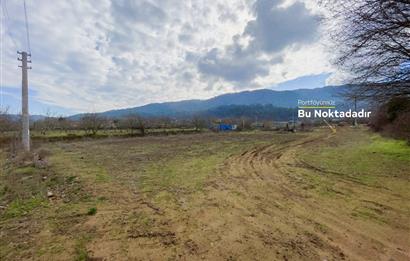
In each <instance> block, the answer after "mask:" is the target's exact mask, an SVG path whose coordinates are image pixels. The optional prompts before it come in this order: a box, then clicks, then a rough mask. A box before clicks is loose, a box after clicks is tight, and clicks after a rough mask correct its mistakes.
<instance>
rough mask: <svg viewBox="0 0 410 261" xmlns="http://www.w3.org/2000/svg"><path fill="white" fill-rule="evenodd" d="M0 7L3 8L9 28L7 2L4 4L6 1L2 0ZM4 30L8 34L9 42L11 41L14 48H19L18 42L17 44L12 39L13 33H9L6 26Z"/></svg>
mask: <svg viewBox="0 0 410 261" xmlns="http://www.w3.org/2000/svg"><path fill="white" fill-rule="evenodd" d="M1 7H2V9H3V14H4V17H5V18H6V19H5V23H6V24H8V25H9V28H10V27H11V22H10V16H9V12H8V9H7V4H6V1H5V0H4V1H2V5H1ZM5 31H6V33H7V34H8V36H9V37H10V40H11V42H12V43H13V45H14V48H15V49H16V50H18V49H19V48H18V44H17V42H16V41H15V40H14V37H13V35H11V32H10V30H7V28H6V29H5Z"/></svg>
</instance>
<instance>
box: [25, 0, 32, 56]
mask: <svg viewBox="0 0 410 261" xmlns="http://www.w3.org/2000/svg"><path fill="white" fill-rule="evenodd" d="M23 5H24V18H25V22H26V37H27V51H28V52H29V53H31V47H30V33H29V29H28V18H27V7H26V0H24V1H23Z"/></svg>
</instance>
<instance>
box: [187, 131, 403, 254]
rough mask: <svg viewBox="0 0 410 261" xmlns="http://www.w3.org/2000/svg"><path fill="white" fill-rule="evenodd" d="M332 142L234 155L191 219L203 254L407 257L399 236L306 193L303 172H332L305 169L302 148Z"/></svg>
mask: <svg viewBox="0 0 410 261" xmlns="http://www.w3.org/2000/svg"><path fill="white" fill-rule="evenodd" d="M329 138H331V136H319V137H316V138H302V139H301V140H297V141H291V142H289V143H286V144H282V145H279V146H278V145H277V144H276V145H268V146H260V147H256V148H254V149H251V150H248V151H245V152H243V153H241V154H240V155H236V156H232V157H230V158H229V159H228V160H227V161H226V162H225V164H224V167H223V168H222V169H223V178H222V179H218V180H215V181H214V182H213V183H212V186H210V187H209V189H208V191H207V193H206V195H205V196H204V198H203V199H202V200H201V201H199V202H198V209H199V210H197V211H196V212H194V213H189V214H188V215H189V218H188V221H187V223H188V226H187V230H185V231H184V234H185V233H186V234H185V235H186V236H187V237H189V238H190V240H193V242H197V244H198V247H197V249H198V253H201V254H202V257H204V258H206V259H208V258H209V259H213V260H224V259H230V258H232V259H235V258H239V259H241V260H388V259H389V258H393V259H394V260H408V259H409V258H410V255H409V253H408V252H406V250H405V249H406V247H405V245H404V244H405V242H406V241H405V240H404V241H403V240H401V241H400V238H397V236H396V237H395V236H394V233H395V232H398V231H394V230H391V229H390V228H388V229H387V230H386V231H388V233H389V234H388V235H386V234H384V235H383V234H382V233H367V232H366V231H365V230H364V229H365V226H362V224H361V223H358V222H355V220H353V219H352V218H351V217H350V216H346V215H344V213H341V212H340V211H339V207H343V205H338V204H334V205H333V202H332V201H331V200H323V201H319V199H318V198H315V196H314V195H312V194H311V193H309V191H308V190H306V183H305V181H304V180H303V178H301V176H300V175H298V172H300V171H310V172H311V174H312V175H324V174H329V173H326V171H325V170H322V169H319V168H317V169H314V168H309V167H308V166H307V165H306V164H303V162H302V161H301V160H300V159H298V157H297V151H298V150H299V149H300V148H302V147H304V146H306V145H308V144H310V143H317V142H321V141H324V140H326V139H329ZM330 174H340V173H330ZM335 176H336V175H335ZM336 179H337V177H336ZM335 182H336V181H335ZM337 182H345V183H347V184H348V183H354V182H355V181H354V180H353V181H352V180H351V179H349V178H347V179H345V180H344V179H343V180H342V179H337ZM362 189H369V190H373V189H374V188H362ZM343 204H346V203H345V202H344V203H343ZM192 227H195V228H200V230H199V231H198V229H192ZM401 233H403V232H402V231H401ZM399 234H400V233H399ZM402 235H403V234H402ZM389 237H390V239H391V238H395V239H394V240H395V241H396V242H394V243H393V242H392V241H391V240H389ZM209 242H212V243H209ZM400 242H401V243H403V245H397V243H400ZM193 257H197V256H196V255H193V256H192V258H193Z"/></svg>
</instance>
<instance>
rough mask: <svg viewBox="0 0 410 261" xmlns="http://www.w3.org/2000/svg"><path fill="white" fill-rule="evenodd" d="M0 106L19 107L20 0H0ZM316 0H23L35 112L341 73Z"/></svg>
mask: <svg viewBox="0 0 410 261" xmlns="http://www.w3.org/2000/svg"><path fill="white" fill-rule="evenodd" d="M0 1H1V5H2V9H1V11H2V12H1V25H2V28H1V29H2V30H1V77H0V78H1V79H0V80H1V84H0V85H1V98H2V99H1V101H0V102H1V104H0V107H1V106H3V107H4V106H9V107H10V110H11V111H12V112H15V113H16V112H18V111H19V103H20V88H21V71H20V68H18V65H19V62H18V61H17V54H16V51H17V50H28V49H29V46H28V44H27V41H26V30H25V22H24V9H23V0H0ZM315 2H317V1H314V0H213V1H202V0H184V1H180V0H99V1H89V0H65V1H49V0H35V1H34V0H26V3H27V11H28V13H27V14H28V22H29V34H30V51H31V54H32V62H33V63H32V65H31V66H32V70H30V71H29V88H30V111H31V113H32V114H45V113H52V114H58V115H60V114H62V115H69V114H73V113H77V112H100V111H106V110H110V109H118V108H127V107H135V106H140V105H144V104H147V103H152V102H165V101H177V100H184V99H207V98H210V97H213V96H216V95H220V94H223V93H229V92H238V91H243V90H255V89H261V88H271V89H274V90H275V89H277V90H285V89H297V88H314V87H321V86H324V85H326V84H336V83H337V72H336V71H335V69H334V68H333V67H332V66H331V65H330V63H329V51H328V50H327V49H326V46H325V45H324V44H323V42H324V41H323V36H324V35H326V30H325V28H323V25H321V24H320V22H319V20H320V14H321V13H320V12H321V10H320V8H319V7H318V6H317V5H316V4H315Z"/></svg>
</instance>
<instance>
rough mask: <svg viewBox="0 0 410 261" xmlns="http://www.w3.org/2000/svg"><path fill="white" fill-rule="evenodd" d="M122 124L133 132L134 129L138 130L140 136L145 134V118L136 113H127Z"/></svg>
mask: <svg viewBox="0 0 410 261" xmlns="http://www.w3.org/2000/svg"><path fill="white" fill-rule="evenodd" d="M123 122H124V124H123V125H124V126H125V127H126V128H127V129H129V130H130V131H131V134H134V130H139V131H140V133H141V135H142V136H145V125H146V120H145V119H144V118H143V117H141V116H139V115H138V114H129V115H128V116H127V117H125V119H124V120H123Z"/></svg>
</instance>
